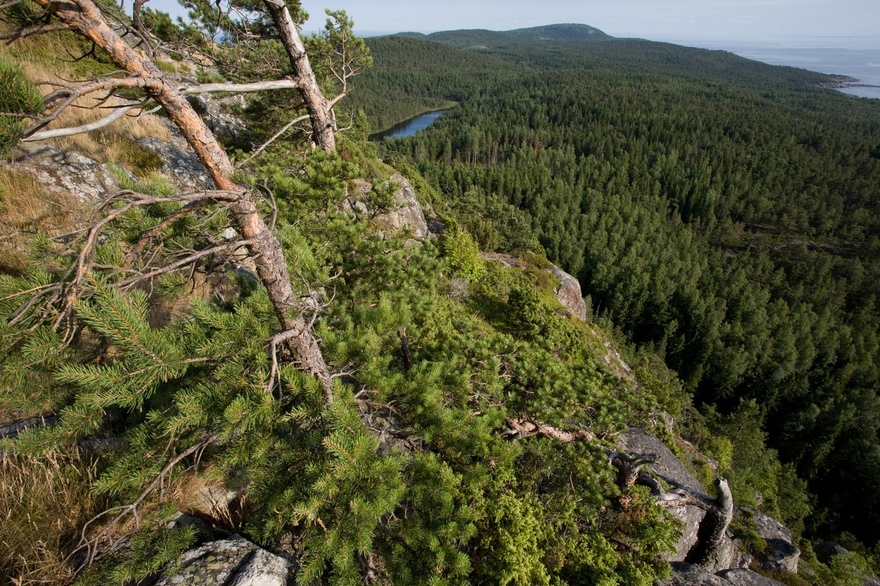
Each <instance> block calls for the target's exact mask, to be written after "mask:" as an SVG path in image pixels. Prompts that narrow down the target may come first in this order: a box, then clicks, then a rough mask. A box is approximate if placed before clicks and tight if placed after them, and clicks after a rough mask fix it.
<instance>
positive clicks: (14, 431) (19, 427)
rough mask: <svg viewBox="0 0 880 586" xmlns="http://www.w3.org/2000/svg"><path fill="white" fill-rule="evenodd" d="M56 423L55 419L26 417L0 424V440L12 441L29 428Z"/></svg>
mask: <svg viewBox="0 0 880 586" xmlns="http://www.w3.org/2000/svg"><path fill="white" fill-rule="evenodd" d="M56 423H58V418H57V417H28V418H26V419H16V420H15V421H9V422H7V423H3V424H0V439H14V438H16V437H18V434H20V433H21V432H23V431H25V430H27V429H30V428H31V427H44V426H46V425H55V424H56Z"/></svg>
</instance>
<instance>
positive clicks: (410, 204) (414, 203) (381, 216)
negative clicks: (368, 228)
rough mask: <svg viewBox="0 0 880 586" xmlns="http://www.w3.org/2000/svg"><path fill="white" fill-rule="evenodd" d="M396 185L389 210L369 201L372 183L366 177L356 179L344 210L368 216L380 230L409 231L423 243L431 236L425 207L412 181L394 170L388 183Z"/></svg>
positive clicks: (344, 204)
mask: <svg viewBox="0 0 880 586" xmlns="http://www.w3.org/2000/svg"><path fill="white" fill-rule="evenodd" d="M389 184H396V185H397V189H396V190H395V192H394V200H393V202H392V204H391V206H390V207H389V208H388V209H387V210H380V209H377V208H376V206H375V205H374V204H373V203H371V202H370V197H369V194H370V191H372V190H373V184H372V183H370V182H369V181H365V180H356V181H355V182H354V189H353V190H352V192H351V193H349V194H348V196H347V197H346V198H345V201H344V202H343V203H342V210H343V211H344V212H347V213H351V214H352V215H365V216H366V217H369V218H370V219H371V220H372V221H373V223H374V224H375V225H376V226H377V227H378V228H379V229H380V230H387V231H389V232H392V233H396V234H404V233H406V234H408V235H409V236H410V237H411V238H412V239H413V240H416V241H419V242H422V241H424V240H425V239H426V238H428V223H427V222H426V221H425V214H424V212H423V211H422V206H421V205H419V202H418V200H417V199H416V192H415V189H413V186H412V185H411V184H410V182H409V181H408V180H407V179H406V177H404V176H403V175H401V174H400V173H395V174H394V175H392V176H391V178H390V179H389V180H388V182H386V184H385V185H386V187H387V186H388V185H389Z"/></svg>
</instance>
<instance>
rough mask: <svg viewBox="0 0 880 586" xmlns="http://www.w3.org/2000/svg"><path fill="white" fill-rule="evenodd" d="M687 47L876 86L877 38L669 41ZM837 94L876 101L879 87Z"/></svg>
mask: <svg viewBox="0 0 880 586" xmlns="http://www.w3.org/2000/svg"><path fill="white" fill-rule="evenodd" d="M669 42H674V43H676V44H680V45H687V46H691V47H702V48H705V49H723V50H725V51H730V52H731V53H736V54H737V55H740V56H741V57H746V58H747V59H754V60H755V61H762V62H764V63H769V64H770V65H789V66H791V67H800V68H802V69H809V70H810V71H818V72H819V73H830V74H834V75H846V76H849V77H854V78H856V79H858V80H859V82H858V83H859V84H865V85H867V86H880V38H878V37H809V38H803V39H796V38H791V37H787V38H783V39H779V40H767V39H761V40H755V41H744V40H730V41H722V40H718V41H716V40H712V41H706V40H704V41H680V40H679V41H669ZM839 91H841V92H843V93H845V94H850V95H853V96H859V97H863V98H876V99H880V87H858V86H856V87H848V88H840V90H839Z"/></svg>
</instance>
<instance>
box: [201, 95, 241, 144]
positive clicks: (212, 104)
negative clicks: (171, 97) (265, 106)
mask: <svg viewBox="0 0 880 586" xmlns="http://www.w3.org/2000/svg"><path fill="white" fill-rule="evenodd" d="M186 100H187V101H188V102H189V103H190V105H191V106H192V107H193V109H194V110H195V111H196V112H197V113H198V114H199V115H200V116H201V117H202V120H204V122H205V125H206V126H207V127H208V128H210V129H211V132H213V133H214V135H215V136H216V137H217V138H219V139H221V140H224V141H226V142H232V143H234V144H236V145H238V146H241V147H244V148H249V147H251V146H253V145H252V140H251V139H252V136H251V133H250V132H249V131H248V128H247V126H245V124H244V122H242V121H241V119H240V118H238V117H237V116H235V114H233V113H232V111H233V110H234V109H236V108H237V109H239V110H241V109H244V108H245V107H246V106H247V99H246V98H245V97H244V96H243V95H241V94H238V95H232V96H227V97H224V98H219V99H218V98H215V97H213V96H211V95H208V94H204V95H191V96H187V98H186Z"/></svg>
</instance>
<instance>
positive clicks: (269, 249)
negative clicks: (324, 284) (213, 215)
mask: <svg viewBox="0 0 880 586" xmlns="http://www.w3.org/2000/svg"><path fill="white" fill-rule="evenodd" d="M35 2H36V3H37V4H39V5H40V6H42V7H44V8H46V9H47V10H48V11H49V12H50V13H51V14H52V15H53V16H54V17H55V18H57V19H58V20H59V21H60V22H61V23H63V24H64V25H66V26H67V27H68V28H69V29H70V30H72V31H74V32H76V33H79V34H81V35H83V36H84V37H86V38H88V39H89V40H91V41H92V42H94V43H95V45H96V46H97V47H100V48H101V49H103V50H104V51H105V52H106V53H107V54H108V55H109V57H110V58H111V59H112V60H113V62H114V63H115V64H116V65H117V66H118V67H119V68H121V69H123V70H125V71H127V72H128V73H129V74H130V75H131V76H132V77H133V78H135V79H137V80H138V81H139V83H138V85H139V86H140V87H142V88H143V89H144V91H145V92H146V93H147V94H148V95H149V96H150V97H152V98H153V99H154V100H155V101H156V102H157V103H158V104H159V105H160V106H162V107H163V108H164V110H165V112H166V113H167V114H168V117H169V118H170V119H171V120H172V121H173V122H174V123H175V124H176V125H177V127H178V128H179V129H180V131H181V132H182V133H183V135H184V137H185V138H186V140H187V141H188V142H189V144H190V145H191V146H192V148H193V150H194V151H195V153H196V155H198V157H199V159H200V160H201V161H202V163H203V164H204V165H205V167H206V168H207V170H208V172H209V173H210V175H211V177H212V178H213V180H214V183H216V185H217V187H218V188H219V189H221V190H224V191H229V192H234V193H236V194H237V197H236V198H235V201H234V202H233V203H232V206H231V211H232V215H233V218H234V220H235V222H236V223H237V224H238V228H239V230H240V232H241V234H242V236H243V237H244V239H245V240H247V241H248V242H250V244H249V245H248V248H249V251H250V253H251V255H252V257H253V259H254V262H255V263H256V267H257V274H258V276H259V278H260V281H261V282H262V284H263V285H264V286H265V287H266V289H267V291H268V293H269V297H270V299H271V300H272V304H273V306H274V309H275V314H276V315H277V317H278V320H279V321H280V322H281V325H282V327H283V328H284V329H285V330H286V331H287V332H289V334H290V335H289V336H285V339H286V341H287V344H288V348H289V349H290V351H291V352H292V354H293V358H294V360H295V361H296V362H297V363H298V364H299V366H300V367H301V368H302V369H303V370H305V371H306V372H309V373H310V374H312V375H314V376H315V377H317V378H318V379H319V380H320V381H321V384H322V386H323V388H324V393H325V396H326V398H327V399H328V400H329V399H331V398H332V390H331V380H330V374H329V371H328V369H327V365H326V363H325V362H324V357H323V354H322V353H321V350H320V348H319V346H318V343H317V340H316V339H315V336H314V334H313V333H312V330H311V327H310V324H309V322H308V321H306V316H305V315H304V312H305V310H309V309H312V308H310V307H306V305H305V304H304V303H302V302H301V301H300V298H299V297H298V296H297V295H296V293H295V292H294V290H293V287H292V285H291V280H290V274H289V272H288V270H287V262H286V260H285V259H284V253H283V250H282V248H281V243H280V242H279V241H278V239H277V238H276V237H275V235H274V234H273V233H272V230H271V229H270V228H269V226H268V225H267V224H266V223H265V221H264V220H263V217H262V216H261V215H260V213H259V210H258V208H257V205H256V202H255V201H254V198H253V196H252V195H251V194H250V193H249V192H248V191H247V190H246V189H245V188H244V187H242V186H241V185H238V184H237V183H235V181H233V179H232V174H233V171H234V167H233V165H232V162H231V161H230V160H229V157H228V156H227V154H226V151H225V150H224V149H223V147H222V146H221V145H220V143H219V142H217V139H216V138H215V137H214V135H213V134H212V133H211V131H210V129H208V127H207V126H206V125H205V124H204V122H203V121H202V119H201V117H199V115H198V114H197V113H196V112H195V110H193V108H192V106H191V105H190V104H189V102H188V101H187V100H186V98H185V97H184V96H183V94H182V93H181V92H180V91H178V89H177V88H176V87H175V86H174V85H173V84H171V83H169V82H168V80H166V79H165V77H164V75H163V74H162V72H161V70H160V69H159V68H158V67H157V66H156V65H155V63H153V62H152V61H150V60H149V59H147V58H145V57H143V56H142V55H141V54H140V53H138V52H137V51H135V50H134V49H132V48H131V47H130V46H129V45H128V44H127V43H126V42H125V41H124V40H123V39H122V38H121V37H120V36H119V35H118V34H117V33H116V32H115V31H114V30H113V28H112V27H111V26H110V24H109V23H108V22H107V20H106V19H105V18H104V17H103V15H102V14H101V12H100V10H99V9H98V7H97V6H96V5H95V4H94V3H93V2H92V0H66V1H64V2H52V1H50V0H35ZM285 10H286V9H285ZM288 15H289V14H288ZM306 65H308V63H307V62H306ZM312 78H314V76H312ZM315 87H317V84H316V85H315ZM321 124H323V122H321Z"/></svg>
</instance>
